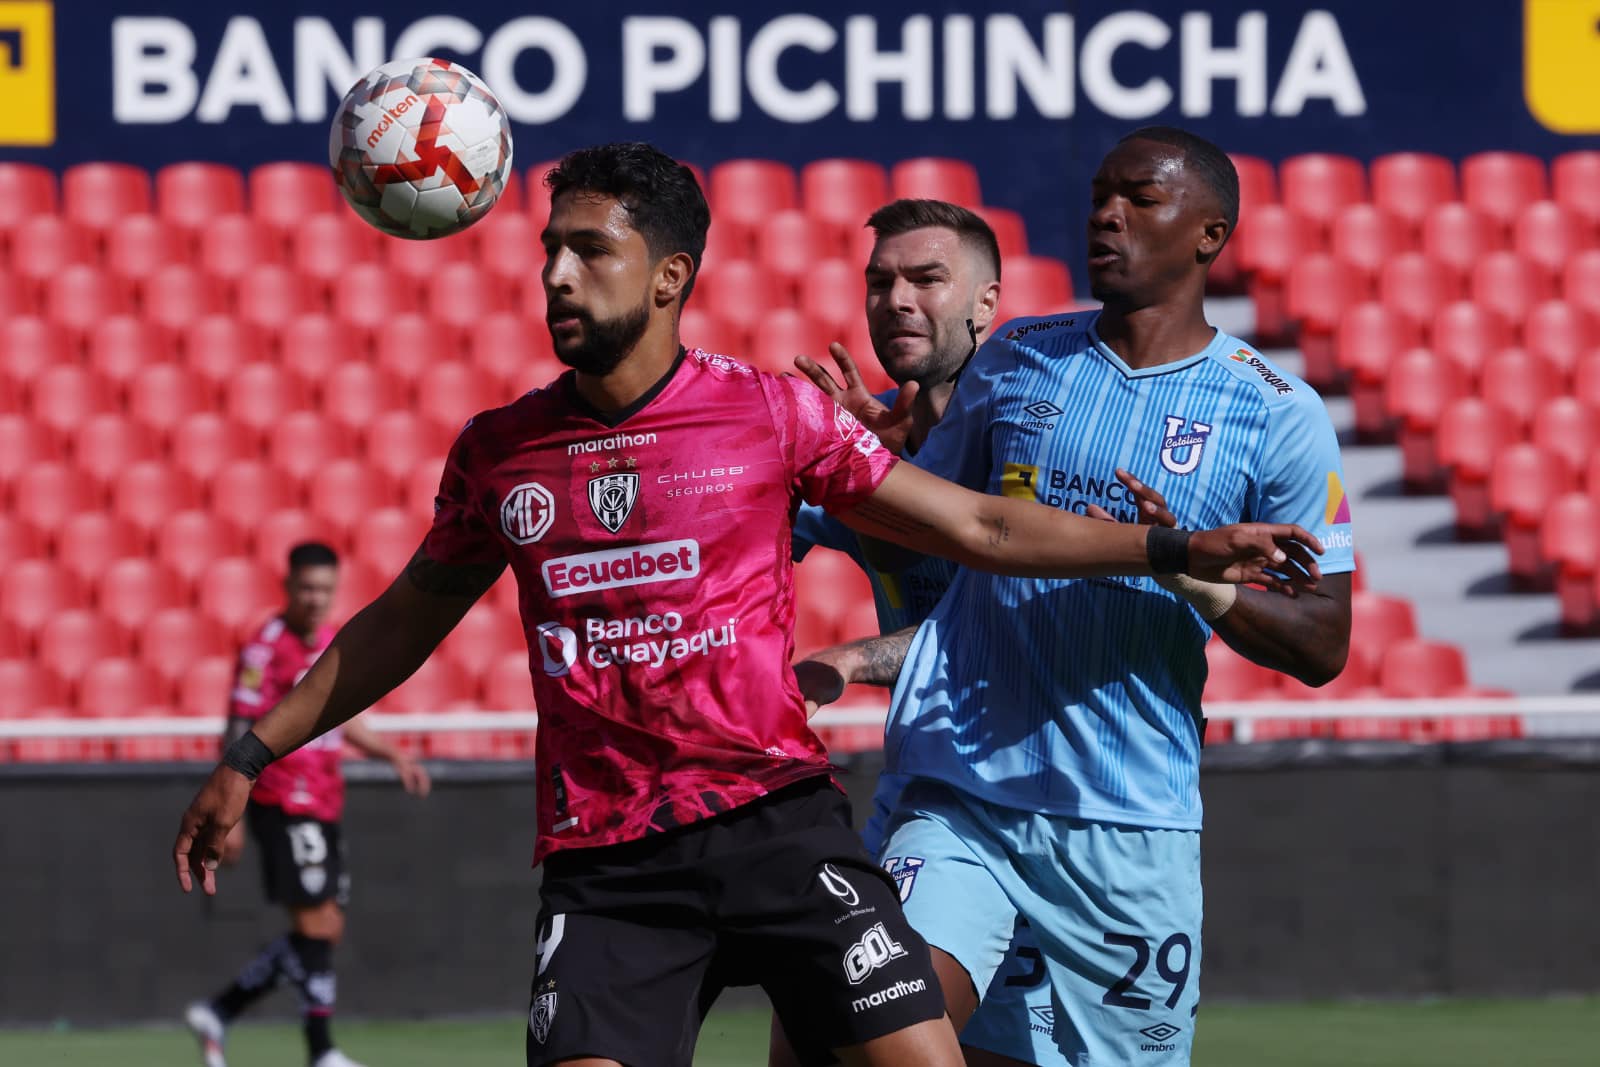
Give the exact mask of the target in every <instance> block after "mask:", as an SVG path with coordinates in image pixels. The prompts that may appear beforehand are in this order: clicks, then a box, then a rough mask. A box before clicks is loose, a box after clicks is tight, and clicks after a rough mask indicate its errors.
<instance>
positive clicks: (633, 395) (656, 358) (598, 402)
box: [573, 329, 679, 413]
mask: <svg viewBox="0 0 1600 1067" xmlns="http://www.w3.org/2000/svg"><path fill="white" fill-rule="evenodd" d="M678 350H679V346H678V334H677V331H676V330H673V329H665V330H660V331H659V332H658V331H656V330H654V329H651V330H648V331H646V333H645V335H644V336H643V337H641V338H639V341H638V343H637V344H635V345H634V346H633V351H632V352H629V353H628V354H627V355H626V356H624V357H623V360H622V362H621V363H619V364H617V366H616V369H615V370H613V371H612V372H611V373H610V374H607V375H604V376H596V375H592V374H584V373H583V372H581V371H580V372H578V373H577V374H575V375H573V379H574V384H575V385H576V386H577V390H578V395H579V396H581V397H583V399H584V400H585V402H587V403H588V404H589V406H590V407H592V408H594V409H595V410H596V411H603V412H608V413H609V412H616V411H624V410H626V409H628V408H630V407H632V406H633V405H634V404H635V403H637V402H638V400H639V398H640V397H642V396H644V395H645V394H646V393H648V392H649V391H650V390H651V389H653V388H655V386H656V384H657V383H658V382H660V381H661V379H662V377H664V376H665V375H666V373H667V372H668V371H669V370H671V369H672V364H673V361H675V360H676V359H677V358H678Z"/></svg>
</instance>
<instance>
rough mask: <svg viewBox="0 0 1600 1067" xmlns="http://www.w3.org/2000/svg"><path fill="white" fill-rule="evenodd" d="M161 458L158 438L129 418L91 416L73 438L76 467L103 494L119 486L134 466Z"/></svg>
mask: <svg viewBox="0 0 1600 1067" xmlns="http://www.w3.org/2000/svg"><path fill="white" fill-rule="evenodd" d="M159 454H160V442H159V439H158V438H157V436H156V434H155V433H153V432H152V431H151V430H150V429H149V427H147V426H144V425H142V424H141V423H137V422H134V421H133V420H132V419H130V418H128V417H127V416H126V415H114V414H111V413H109V412H107V413H102V414H99V415H91V416H89V417H88V418H87V419H85V420H84V421H83V423H82V424H81V425H80V426H79V427H78V429H77V432H76V433H74V434H73V435H72V465H73V466H74V467H76V468H77V469H78V470H80V471H82V472H83V473H84V474H86V475H88V476H89V479H90V480H91V481H92V482H93V483H94V484H95V486H96V487H97V488H99V489H101V490H105V489H108V488H109V487H110V486H111V485H112V484H113V483H114V482H116V481H117V479H118V478H120V477H121V475H122V472H123V471H124V470H126V469H127V467H128V466H129V465H130V464H133V463H141V462H145V461H148V460H153V459H155V458H156V457H157V456H158V455H159Z"/></svg>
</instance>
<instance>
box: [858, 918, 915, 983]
mask: <svg viewBox="0 0 1600 1067" xmlns="http://www.w3.org/2000/svg"><path fill="white" fill-rule="evenodd" d="M904 955H906V950H905V949H904V948H903V947H901V945H900V942H898V941H896V940H895V939H894V938H892V937H890V936H889V928H888V927H886V926H884V925H883V923H873V924H872V927H871V929H869V930H868V931H867V932H866V933H865V934H863V935H862V937H861V940H860V941H857V942H856V943H855V944H853V945H851V946H850V948H849V949H848V950H847V951H846V952H845V954H844V976H845V977H846V978H848V979H849V980H850V984H851V985H860V984H861V983H862V982H865V981H866V980H867V978H868V977H869V976H870V975H871V974H872V972H873V971H875V970H877V969H878V968H879V967H882V966H884V965H885V964H887V963H889V962H890V961H892V960H897V959H900V958H901V957H902V956H904Z"/></svg>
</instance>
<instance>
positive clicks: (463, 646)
mask: <svg viewBox="0 0 1600 1067" xmlns="http://www.w3.org/2000/svg"><path fill="white" fill-rule="evenodd" d="M412 525H413V526H415V523H413V524H412ZM417 539H418V540H419V541H420V540H421V537H420V535H419V536H418V538H417ZM527 649H528V646H527V642H526V640H525V639H524V638H523V636H522V624H521V621H520V620H519V619H518V618H517V616H515V615H513V614H509V613H507V612H503V611H497V610H496V609H495V608H494V606H493V605H491V604H487V603H483V602H480V603H478V604H477V605H476V606H474V607H473V609H472V610H471V611H469V612H467V614H466V617H465V618H463V619H462V620H461V622H460V623H459V624H457V626H456V628H455V629H454V630H452V631H451V632H450V636H449V637H447V638H445V640H444V644H443V646H441V648H440V649H439V652H438V653H437V654H438V655H443V656H444V657H445V658H446V659H448V660H450V661H451V662H452V663H454V664H455V665H456V667H457V668H459V669H460V671H461V672H462V674H463V675H465V676H466V677H467V678H469V679H472V680H474V682H476V681H478V680H481V679H484V678H486V677H487V676H488V675H489V674H491V673H492V672H493V670H494V668H495V664H497V663H499V662H500V660H502V659H504V658H506V657H507V656H511V655H516V654H519V653H520V654H521V655H522V656H523V661H524V663H526V660H527ZM524 681H526V672H524ZM474 688H476V687H474ZM531 701H532V698H531V696H530V697H528V698H525V700H524V704H527V703H531Z"/></svg>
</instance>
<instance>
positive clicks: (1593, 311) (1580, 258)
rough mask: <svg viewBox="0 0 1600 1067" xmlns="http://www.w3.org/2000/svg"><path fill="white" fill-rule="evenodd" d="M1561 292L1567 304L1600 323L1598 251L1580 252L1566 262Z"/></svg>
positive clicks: (1599, 252)
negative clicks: (1579, 309) (1581, 310)
mask: <svg viewBox="0 0 1600 1067" xmlns="http://www.w3.org/2000/svg"><path fill="white" fill-rule="evenodd" d="M1561 292H1562V294H1563V296H1564V297H1565V298H1566V301H1567V303H1569V304H1572V305H1574V306H1575V307H1578V308H1581V309H1583V311H1585V312H1586V313H1588V314H1589V315H1590V316H1591V317H1594V318H1596V319H1597V321H1600V249H1593V250H1590V251H1588V252H1580V253H1578V254H1577V255H1576V256H1573V257H1572V259H1570V260H1568V261H1567V266H1566V270H1564V271H1563V272H1562V274H1561Z"/></svg>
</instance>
